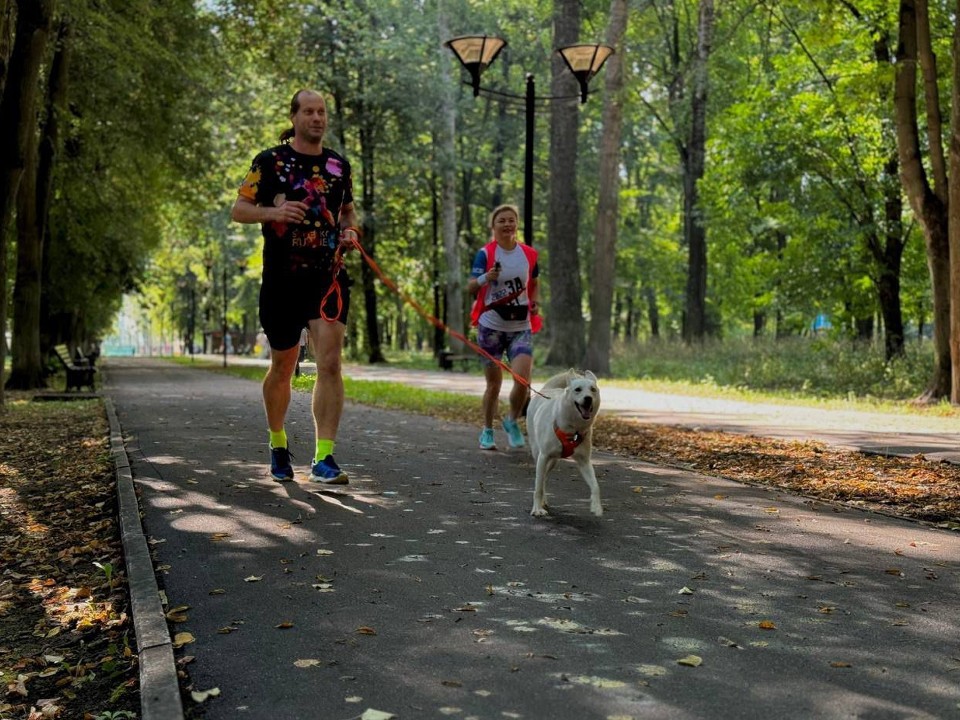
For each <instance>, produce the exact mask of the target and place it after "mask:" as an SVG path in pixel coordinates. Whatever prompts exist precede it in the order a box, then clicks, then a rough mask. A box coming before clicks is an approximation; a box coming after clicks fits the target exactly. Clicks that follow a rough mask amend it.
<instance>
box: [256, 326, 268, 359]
mask: <svg viewBox="0 0 960 720" xmlns="http://www.w3.org/2000/svg"><path fill="white" fill-rule="evenodd" d="M257 350H258V351H259V354H258V357H260V358H262V359H266V358H268V357H270V341H269V340H267V334H266V333H265V332H264V331H263V330H260V332H258V333H257Z"/></svg>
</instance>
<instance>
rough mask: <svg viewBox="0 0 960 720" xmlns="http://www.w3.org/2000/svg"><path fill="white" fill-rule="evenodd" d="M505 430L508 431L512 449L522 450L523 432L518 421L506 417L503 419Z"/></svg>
mask: <svg viewBox="0 0 960 720" xmlns="http://www.w3.org/2000/svg"><path fill="white" fill-rule="evenodd" d="M503 429H504V430H506V431H507V442H509V443H510V447H512V448H522V447H523V446H524V444H525V443H524V440H523V432H521V430H520V426H519V425H517V421H516V420H514V419H513V418H507V417H505V418H504V419H503Z"/></svg>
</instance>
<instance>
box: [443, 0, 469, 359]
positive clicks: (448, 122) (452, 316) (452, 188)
mask: <svg viewBox="0 0 960 720" xmlns="http://www.w3.org/2000/svg"><path fill="white" fill-rule="evenodd" d="M438 15H439V17H438V31H439V34H440V38H441V40H443V39H445V38H448V37H450V32H449V30H448V29H447V19H446V15H445V13H444V12H443V11H442V9H441V11H440V12H439V14H438ZM441 50H442V48H441ZM441 60H442V62H440V87H441V88H443V91H442V95H443V104H442V107H441V108H440V118H439V122H438V125H437V131H436V132H437V159H438V162H439V165H440V217H441V223H440V227H441V235H442V237H443V256H444V259H445V260H446V277H445V281H444V292H445V302H446V308H447V316H446V319H445V322H446V325H447V327H448V328H450V329H451V330H452V331H454V332H456V333H459V334H461V335H463V334H464V333H465V330H464V326H465V322H464V318H465V313H466V306H465V304H464V294H463V267H462V264H463V263H462V262H461V259H460V242H459V235H458V233H457V169H456V136H457V113H456V100H455V98H454V93H453V87H454V86H453V81H452V80H451V78H450V63H449V62H446V60H447V58H446V57H443V58H441ZM447 340H448V342H449V343H450V351H451V352H453V353H455V354H460V353H462V352H463V351H464V347H463V343H462V342H461V341H460V340H457V339H456V338H455V337H453V336H451V337H449V338H448V339H447Z"/></svg>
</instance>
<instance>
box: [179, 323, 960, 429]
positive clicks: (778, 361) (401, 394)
mask: <svg viewBox="0 0 960 720" xmlns="http://www.w3.org/2000/svg"><path fill="white" fill-rule="evenodd" d="M545 354H546V348H544V347H537V349H536V355H535V361H534V377H533V379H534V383H535V384H536V383H537V382H542V381H543V380H546V378H548V377H549V376H550V375H552V374H553V373H554V372H557V371H559V370H562V369H564V368H557V367H552V368H551V367H545V366H544V365H543V358H542V357H541V356H543V355H545ZM184 361H186V360H184ZM354 361H355V362H361V363H362V362H363V361H362V360H359V359H355V360H354ZM389 362H390V364H391V365H392V366H396V367H402V368H410V369H419V370H436V369H437V363H436V360H435V358H434V357H433V355H432V353H430V352H412V351H405V352H393V353H390V354H389ZM932 367H933V355H932V348H931V347H930V344H929V343H928V342H927V343H924V344H923V345H921V344H918V343H912V344H909V345H907V347H906V353H905V355H904V357H903V358H901V359H897V360H895V361H894V362H891V363H887V362H885V360H884V358H883V351H882V348H879V347H874V346H872V345H863V344H856V343H850V342H844V341H835V340H828V339H825V338H804V337H794V338H785V339H781V340H777V341H774V340H771V339H760V340H754V339H751V338H748V339H739V340H726V341H723V342H718V341H707V342H705V343H703V344H702V345H693V346H691V345H685V344H683V343H680V342H669V341H663V342H646V343H642V344H631V345H626V344H622V343H621V344H619V345H617V346H616V347H615V348H614V350H613V353H612V356H611V370H612V372H611V375H610V379H609V381H610V382H613V383H615V384H617V385H620V386H623V387H628V388H638V389H644V390H648V391H651V392H662V393H668V394H676V395H691V396H695V397H722V398H726V399H731V400H743V401H747V402H760V403H778V404H790V405H801V406H809V407H817V408H822V409H843V410H857V411H861V412H883V413H894V414H911V415H925V416H937V417H955V416H960V409H958V408H956V407H954V406H953V405H951V404H950V403H949V402H947V401H943V402H940V403H937V404H932V405H919V404H917V403H915V402H914V400H915V398H917V397H919V396H920V395H921V394H922V393H923V391H924V389H925V387H926V383H927V381H928V380H929V378H930V374H931V370H932ZM229 371H230V372H231V373H236V374H238V375H243V376H244V377H249V378H255V379H260V378H262V376H263V370H262V368H242V367H234V366H231V367H230V368H229ZM474 373H475V374H476V376H477V378H478V382H482V379H481V377H480V372H479V370H477V371H474ZM299 382H300V383H302V384H301V385H300V386H299V387H300V388H301V389H307V388H309V387H311V385H312V380H311V379H310V378H309V376H304V377H302V378H300V380H299ZM346 385H347V397H348V398H350V399H351V400H354V401H356V402H362V403H365V404H372V405H379V406H382V407H388V406H389V407H397V408H398V409H414V410H415V409H417V408H418V407H421V406H422V404H424V403H425V404H427V405H430V406H435V407H438V408H440V407H450V409H451V410H454V409H455V406H457V405H458V404H459V401H458V400H453V399H451V398H450V396H449V395H448V394H447V393H437V392H431V391H424V390H419V389H417V388H407V389H405V390H400V389H399V388H391V387H389V386H390V385H391V384H390V383H383V384H375V385H374V386H373V387H364V386H365V385H368V383H365V382H362V381H358V382H352V381H349V380H347V381H346ZM381 396H383V397H382V398H381ZM388 401H389V402H388ZM469 402H475V400H469ZM389 403H395V404H389Z"/></svg>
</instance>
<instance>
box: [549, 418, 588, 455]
mask: <svg viewBox="0 0 960 720" xmlns="http://www.w3.org/2000/svg"><path fill="white" fill-rule="evenodd" d="M553 432H554V434H555V435H556V436H557V439H558V440H559V441H560V447H561V451H560V457H562V458H568V457H570V456H571V455H573V451H574V450H576V449H577V448H578V447H579V446H580V443H582V442H583V435H581V434H580V433H578V432H572V433H565V432H564V431H563V430H561V429H560V427H559V426H558V425H557V423H556V421H554V423H553Z"/></svg>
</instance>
